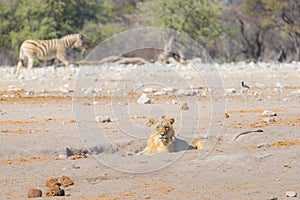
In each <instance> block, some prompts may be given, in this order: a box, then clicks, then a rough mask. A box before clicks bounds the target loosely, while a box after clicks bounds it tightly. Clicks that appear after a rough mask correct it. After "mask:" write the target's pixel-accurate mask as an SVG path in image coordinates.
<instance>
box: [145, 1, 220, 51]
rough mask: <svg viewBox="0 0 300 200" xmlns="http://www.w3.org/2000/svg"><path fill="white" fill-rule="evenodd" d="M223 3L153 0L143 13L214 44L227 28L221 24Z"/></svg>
mask: <svg viewBox="0 0 300 200" xmlns="http://www.w3.org/2000/svg"><path fill="white" fill-rule="evenodd" d="M222 12H223V7H222V4H220V3H219V1H217V0H211V1H206V0H186V1H182V0H165V1H160V0H151V1H148V2H147V3H144V4H141V6H140V13H141V15H142V17H143V18H146V19H147V21H148V22H149V24H150V25H152V26H158V27H163V28H169V29H173V30H176V31H179V32H184V33H186V34H188V35H189V36H190V37H192V38H194V39H195V40H197V41H201V42H203V43H205V44H206V45H208V46H213V45H214V43H215V41H216V39H217V38H219V37H220V36H221V35H222V33H223V31H224V30H225V29H224V28H223V27H222V25H221V19H220V17H221V14H222Z"/></svg>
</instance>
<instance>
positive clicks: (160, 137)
mask: <svg viewBox="0 0 300 200" xmlns="http://www.w3.org/2000/svg"><path fill="white" fill-rule="evenodd" d="M174 122H175V120H174V118H170V119H166V118H165V116H162V117H160V118H159V119H158V120H154V119H150V120H149V121H148V125H149V126H151V136H150V137H152V138H153V139H155V142H156V143H163V145H165V146H167V145H168V144H170V143H171V142H172V141H173V140H174V139H175V131H174V128H173V123H174Z"/></svg>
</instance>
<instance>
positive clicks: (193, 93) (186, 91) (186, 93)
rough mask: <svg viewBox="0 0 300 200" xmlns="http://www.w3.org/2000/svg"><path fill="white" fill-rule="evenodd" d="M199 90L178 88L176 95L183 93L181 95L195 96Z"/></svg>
mask: <svg viewBox="0 0 300 200" xmlns="http://www.w3.org/2000/svg"><path fill="white" fill-rule="evenodd" d="M198 93H199V92H198V91H195V90H183V89H179V90H178V93H177V94H178V95H183V96H195V95H197V94H198Z"/></svg>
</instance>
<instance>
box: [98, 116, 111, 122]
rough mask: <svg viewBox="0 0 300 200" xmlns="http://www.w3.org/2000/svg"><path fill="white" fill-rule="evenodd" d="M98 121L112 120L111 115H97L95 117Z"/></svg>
mask: <svg viewBox="0 0 300 200" xmlns="http://www.w3.org/2000/svg"><path fill="white" fill-rule="evenodd" d="M95 120H96V121H97V122H103V123H105V122H111V120H110V117H109V116H107V115H105V116H96V119H95Z"/></svg>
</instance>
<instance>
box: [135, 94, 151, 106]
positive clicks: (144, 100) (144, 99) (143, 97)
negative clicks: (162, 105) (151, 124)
mask: <svg viewBox="0 0 300 200" xmlns="http://www.w3.org/2000/svg"><path fill="white" fill-rule="evenodd" d="M137 102H138V103H139V104H150V103H151V100H150V99H149V97H148V96H147V94H146V93H143V94H142V95H141V96H140V97H139V98H138V100H137Z"/></svg>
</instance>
